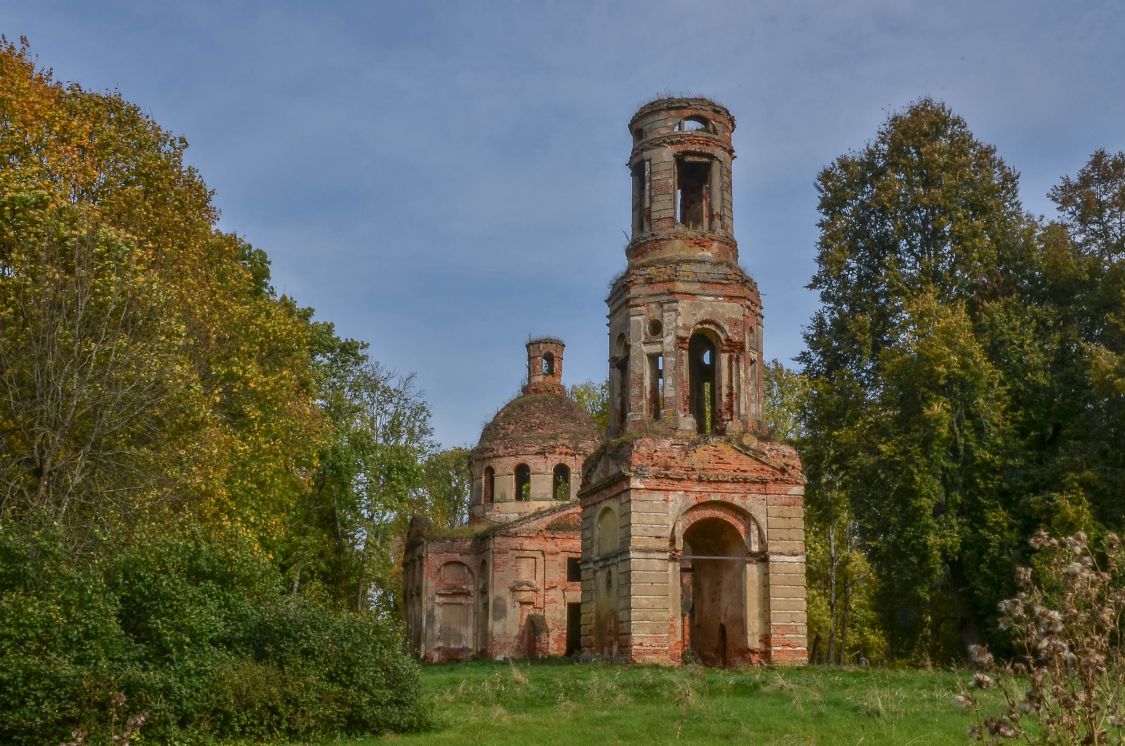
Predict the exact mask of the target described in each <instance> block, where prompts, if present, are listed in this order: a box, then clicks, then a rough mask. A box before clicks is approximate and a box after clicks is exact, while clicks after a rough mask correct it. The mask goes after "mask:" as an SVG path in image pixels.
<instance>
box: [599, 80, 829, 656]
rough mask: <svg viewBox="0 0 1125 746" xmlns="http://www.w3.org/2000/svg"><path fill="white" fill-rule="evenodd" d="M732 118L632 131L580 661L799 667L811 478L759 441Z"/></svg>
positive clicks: (714, 114)
mask: <svg viewBox="0 0 1125 746" xmlns="http://www.w3.org/2000/svg"><path fill="white" fill-rule="evenodd" d="M733 130H734V117H732V116H731V114H730V112H728V111H727V110H726V109H725V108H724V107H722V106H720V105H718V104H716V103H714V102H713V101H709V100H707V99H702V98H667V99H659V100H656V101H653V102H651V103H648V104H646V105H645V106H642V107H641V109H640V110H639V111H638V112H637V113H636V114H635V115H634V116H633V118H632V120H631V121H630V122H629V131H630V133H631V134H632V138H633V149H632V153H631V154H630V157H629V169H630V172H631V174H632V183H633V199H632V211H633V220H632V225H633V232H632V240H631V241H630V242H629V245H628V246H627V247H626V250H625V254H626V258H627V260H628V266H627V268H626V270H625V272H624V274H622V275H621V276H620V277H619V278H617V280H616V281H615V282H614V283H613V286H612V288H611V290H610V294H609V298H608V299H607V303H608V305H609V363H610V399H611V415H610V429H609V433H608V435H607V441H606V442H605V443H604V444H603V445H602V447H601V448H600V449H599V450H598V451H597V452H595V453H594V454H593V455H592V456H591V457H590V458H589V459H587V461H586V465H585V467H584V469H583V475H582V488H581V490H580V491H579V498H580V500H581V504H582V645H583V648H584V649H585V650H588V651H590V652H592V653H594V654H596V655H599V656H604V657H613V658H621V659H625V660H629V661H635V662H659V663H670V662H679V661H682V660H698V661H700V662H703V663H705V664H709V665H736V664H740V663H756V662H763V663H775V664H784V663H792V664H799V663H804V662H806V661H807V659H808V656H807V652H806V647H805V554H804V552H805V547H804V518H803V494H804V488H803V485H804V478H803V474H802V470H801V464H800V460H799V458H798V456H797V453H796V451H794V450H793V448H791V447H789V446H787V445H782V444H779V443H771V442H766V441H764V440H761V439H759V436H758V433H759V432H760V420H761V411H762V398H763V391H764V389H763V382H762V366H763V362H764V360H763V356H762V332H763V328H762V304H761V298H760V296H759V294H758V289H757V286H756V284H755V283H754V281H753V280H752V279H750V277H748V276H747V275H746V273H745V272H744V271H743V270H742V269H741V268H740V267H739V265H738V245H737V243H736V242H735V239H734V218H733V210H732V194H731V165H732V162H733V160H734V150H733V147H732V145H731V134H732V132H733Z"/></svg>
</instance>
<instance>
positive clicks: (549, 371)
mask: <svg viewBox="0 0 1125 746" xmlns="http://www.w3.org/2000/svg"><path fill="white" fill-rule="evenodd" d="M543 373H544V375H548V376H553V375H555V356H554V355H552V354H551V353H549V352H546V353H544V354H543Z"/></svg>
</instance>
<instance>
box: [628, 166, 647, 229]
mask: <svg viewBox="0 0 1125 746" xmlns="http://www.w3.org/2000/svg"><path fill="white" fill-rule="evenodd" d="M631 173H632V176H633V233H634V234H638V233H647V232H648V230H649V220H650V217H651V215H652V196H651V190H650V181H651V174H650V171H649V162H648V161H641V162H639V163H637V164H636V165H634V166H633V168H632V171H631Z"/></svg>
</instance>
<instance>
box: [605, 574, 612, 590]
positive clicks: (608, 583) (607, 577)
mask: <svg viewBox="0 0 1125 746" xmlns="http://www.w3.org/2000/svg"><path fill="white" fill-rule="evenodd" d="M605 589H606V590H607V591H612V590H613V570H606V571H605Z"/></svg>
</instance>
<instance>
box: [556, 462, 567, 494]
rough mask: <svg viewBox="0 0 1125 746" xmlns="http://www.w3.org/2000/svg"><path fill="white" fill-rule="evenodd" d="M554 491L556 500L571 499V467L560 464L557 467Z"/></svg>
mask: <svg viewBox="0 0 1125 746" xmlns="http://www.w3.org/2000/svg"><path fill="white" fill-rule="evenodd" d="M554 485H555V487H554V491H555V499H556V500H569V499H570V467H569V466H567V465H566V464H559V465H558V466H556V467H555V474H554Z"/></svg>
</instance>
